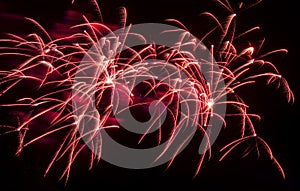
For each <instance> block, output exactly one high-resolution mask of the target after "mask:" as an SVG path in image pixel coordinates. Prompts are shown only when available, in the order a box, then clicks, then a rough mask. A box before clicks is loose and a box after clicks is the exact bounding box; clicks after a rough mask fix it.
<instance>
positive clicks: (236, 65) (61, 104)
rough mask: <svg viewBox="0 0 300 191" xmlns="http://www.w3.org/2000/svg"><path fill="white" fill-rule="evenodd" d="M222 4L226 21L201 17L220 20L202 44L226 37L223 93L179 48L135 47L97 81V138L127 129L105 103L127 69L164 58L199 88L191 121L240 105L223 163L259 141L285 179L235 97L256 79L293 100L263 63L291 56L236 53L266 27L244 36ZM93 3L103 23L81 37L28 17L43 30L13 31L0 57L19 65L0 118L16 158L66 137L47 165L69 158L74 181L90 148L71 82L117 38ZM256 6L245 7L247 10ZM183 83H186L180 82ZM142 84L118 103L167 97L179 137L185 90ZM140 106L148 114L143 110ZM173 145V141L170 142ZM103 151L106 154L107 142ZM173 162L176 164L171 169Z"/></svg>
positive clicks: (5, 72)
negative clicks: (108, 39)
mask: <svg viewBox="0 0 300 191" xmlns="http://www.w3.org/2000/svg"><path fill="white" fill-rule="evenodd" d="M217 3H218V4H219V5H221V6H222V7H224V8H225V9H226V11H227V12H228V13H229V14H228V16H227V17H225V19H218V18H217V17H216V16H214V15H213V14H212V13H209V12H205V13H203V14H202V15H203V16H204V17H205V18H206V19H209V20H211V21H213V22H214V23H215V26H214V27H213V28H212V29H211V30H210V31H208V32H207V33H206V34H205V35H204V36H202V37H201V38H200V39H201V40H202V41H203V42H205V40H206V38H208V37H209V36H210V34H212V33H213V32H215V31H218V33H220V34H219V36H218V39H220V40H218V44H215V45H211V48H210V51H211V54H212V55H213V56H214V58H215V59H216V62H217V64H218V65H219V67H220V68H221V72H222V73H217V74H214V75H216V76H219V77H222V80H224V81H225V86H224V89H222V90H216V88H215V87H213V85H212V84H211V83H209V82H206V81H205V79H204V78H203V76H202V75H201V71H199V70H196V68H195V67H194V66H193V63H194V62H193V60H191V59H188V58H187V57H186V56H185V54H186V53H181V52H179V51H172V50H170V49H168V48H166V47H162V46H159V45H157V46H156V45H153V44H152V45H145V46H143V47H139V48H137V49H136V50H134V49H131V50H129V51H128V52H126V53H124V54H123V55H122V54H120V55H118V56H117V57H116V58H114V59H113V60H111V61H110V62H108V63H106V65H105V70H104V72H103V73H102V74H101V75H100V76H99V78H98V79H97V86H96V87H97V92H96V95H97V96H96V105H97V109H98V111H99V113H100V123H101V124H99V127H101V128H94V129H93V130H94V131H95V132H94V135H95V136H96V135H97V132H98V131H103V130H104V129H108V128H120V125H118V123H117V120H115V119H114V116H113V113H112V105H111V103H110V102H109V101H107V100H109V99H107V98H106V96H110V93H109V91H110V90H111V89H113V88H115V87H116V86H118V83H117V80H116V79H117V78H118V76H122V75H125V74H124V72H126V75H129V74H128V73H130V72H131V73H132V76H131V77H134V76H135V75H136V71H135V68H132V71H130V68H131V65H132V64H133V63H134V62H137V61H138V62H141V61H146V60H147V59H151V58H160V59H161V60H166V61H168V62H169V63H173V64H174V65H175V66H176V67H178V68H180V69H181V70H183V71H184V72H185V73H186V74H187V76H188V77H189V78H191V82H192V84H193V87H194V92H193V93H195V94H196V96H197V98H198V100H193V101H195V103H196V104H198V106H199V109H197V110H196V112H197V113H191V114H190V115H191V116H190V117H192V116H194V115H199V116H200V118H199V119H200V120H199V121H198V122H197V127H198V130H199V131H200V132H205V129H206V128H207V127H206V126H207V124H208V121H209V118H210V117H212V116H213V115H214V107H215V106H216V105H220V104H226V105H230V106H231V107H232V108H234V112H232V113H227V114H226V117H227V116H228V119H230V117H235V118H237V119H238V120H240V123H239V124H236V125H237V126H239V129H240V132H239V134H240V136H239V137H238V138H237V139H236V140H234V141H232V142H230V143H228V144H227V145H224V147H223V148H222V149H221V153H223V154H222V156H221V158H220V160H222V159H223V158H224V157H225V156H227V155H228V154H229V153H230V152H231V151H232V150H233V149H234V148H236V147H237V146H238V145H240V144H241V143H243V142H246V141H248V140H254V141H255V142H256V147H257V150H258V149H260V150H263V151H264V152H266V153H267V154H268V156H269V157H270V159H271V160H272V161H273V162H274V164H275V165H276V167H277V168H278V169H279V172H280V173H281V174H282V176H283V177H284V176H285V175H284V171H283V169H282V167H281V166H280V164H279V163H278V162H277V160H276V158H275V157H274V156H273V154H272V151H271V149H270V147H269V146H268V144H267V143H266V142H265V141H264V140H263V139H262V138H261V137H259V136H258V135H257V133H256V129H255V127H254V125H253V119H257V118H260V116H258V115H256V114H251V113H248V112H247V108H248V107H249V106H248V105H247V104H246V103H244V101H243V99H242V98H241V97H240V95H238V93H236V90H237V89H239V88H240V87H244V86H247V85H248V84H255V83H256V82H257V79H260V78H261V79H264V80H265V81H266V84H271V83H273V84H276V86H278V87H281V88H280V89H281V90H283V93H285V94H286V95H287V100H288V101H291V102H292V101H293V94H292V91H291V90H290V88H289V86H288V84H287V82H286V80H285V79H284V78H283V77H282V76H281V75H280V73H279V72H278V70H277V69H276V67H275V66H274V65H273V64H272V63H271V62H268V61H266V60H264V58H265V57H266V56H269V55H271V54H273V53H280V52H283V53H286V52H287V50H285V49H280V50H274V51H272V52H269V53H267V54H264V55H259V54H258V51H259V49H260V48H261V46H262V44H263V42H264V41H262V42H261V44H260V45H259V46H256V47H254V46H251V45H247V46H245V47H244V48H242V49H240V48H239V49H238V48H236V45H235V44H236V41H237V39H239V38H241V37H243V36H245V35H247V34H249V33H251V32H253V31H256V30H259V27H254V28H251V29H249V30H247V31H246V32H244V33H242V34H238V35H236V34H235V27H236V16H237V15H236V14H235V11H234V9H232V7H231V5H230V4H229V3H228V1H227V0H224V1H223V0H218V1H217ZM257 3H258V2H256V3H255V4H257ZM255 4H253V5H255ZM93 5H95V6H96V8H97V10H98V11H99V15H100V17H99V20H100V21H99V22H97V21H89V19H88V18H87V17H85V16H84V15H83V20H84V23H82V24H79V25H76V26H73V27H72V28H76V29H79V30H78V31H80V32H75V33H74V34H71V35H69V36H67V37H62V38H57V39H53V38H52V37H51V35H50V34H49V33H48V32H47V31H46V30H45V29H44V28H43V27H42V26H41V25H40V24H39V23H38V22H36V21H35V20H33V19H30V18H26V19H27V20H29V21H30V22H32V23H34V24H35V25H36V26H37V27H38V28H39V32H38V33H32V34H28V35H27V36H20V35H15V34H7V37H6V38H2V39H0V43H1V44H0V45H1V52H0V55H1V56H2V57H6V58H7V57H9V58H13V59H14V60H15V61H13V63H12V64H11V65H9V66H8V65H6V66H0V76H1V78H0V88H1V89H0V90H1V91H0V100H1V102H0V108H1V110H3V111H5V112H6V114H4V118H3V119H7V120H5V121H0V130H1V131H0V133H1V135H2V136H4V135H6V134H9V133H16V134H18V138H19V144H18V149H17V152H16V154H17V155H19V154H20V153H21V152H22V150H23V149H25V148H26V147H28V146H29V145H31V144H32V143H34V142H38V141H40V140H43V139H47V138H48V137H51V136H52V137H55V136H56V135H57V134H60V135H59V136H58V137H59V138H57V139H58V140H57V149H56V152H55V153H53V158H52V159H51V161H50V163H49V166H48V167H47V168H46V171H45V175H46V174H47V173H48V172H49V170H50V169H51V167H52V166H53V164H54V163H55V162H57V161H59V160H61V159H63V158H64V157H65V156H67V160H68V163H67V165H66V168H65V170H64V171H63V173H62V175H61V177H62V178H63V177H66V178H68V177H69V175H70V171H71V166H72V164H73V162H74V161H75V159H76V157H77V156H78V155H79V153H80V152H81V151H82V150H83V149H84V148H85V147H86V145H85V144H82V141H81V139H82V138H83V137H82V136H84V135H80V134H79V133H78V124H80V120H81V119H80V118H78V117H76V116H74V111H73V108H72V100H73V99H79V98H78V95H72V83H73V82H74V77H75V76H76V74H78V72H82V71H78V66H79V64H80V62H81V60H82V58H83V57H84V56H85V55H86V54H87V52H88V50H89V49H90V48H91V47H92V46H94V45H96V44H97V43H98V40H99V39H100V38H101V37H103V36H104V35H105V34H108V33H113V31H112V30H111V29H110V27H108V26H106V25H105V24H104V23H103V21H102V16H101V12H100V8H99V6H98V5H97V4H96V3H95V2H93ZM253 5H250V6H248V7H246V8H244V9H248V8H250V7H252V6H253ZM239 8H240V9H242V8H243V4H240V6H239ZM121 10H122V14H121V15H122V19H121V23H122V24H123V26H120V27H125V25H126V10H125V8H122V9H121ZM168 21H169V22H173V23H174V24H176V25H180V26H181V27H183V28H185V27H184V26H183V25H182V23H180V22H179V21H177V20H173V19H170V20H168ZM185 29H186V28H185ZM179 44H180V42H179ZM190 44H191V45H193V42H190ZM99 45H101V43H100V44H99ZM102 45H103V46H107V47H109V46H111V47H110V49H111V50H113V48H114V47H112V46H113V45H107V44H105V42H104V43H103V44H102ZM195 46H196V45H195ZM99 49H103V47H99ZM96 64H97V63H96ZM211 64H215V63H211ZM2 65H3V63H2ZM258 67H260V68H267V70H257V68H258ZM145 70H147V68H145ZM144 74H145V73H144ZM170 75H171V74H170ZM152 77H153V76H152ZM178 80H179V81H180V79H178ZM217 83H218V82H217ZM142 86H143V87H142V89H143V91H144V93H142V95H140V97H138V96H139V93H138V92H139V91H138V90H135V92H133V90H134V87H127V89H124V95H122V96H120V100H119V101H118V102H119V104H120V105H122V97H125V99H129V100H130V103H131V106H130V107H137V106H143V105H149V104H150V103H151V102H152V101H153V99H154V98H155V99H160V100H161V101H163V102H164V104H165V105H166V107H168V110H169V113H170V116H172V117H171V118H172V122H170V123H171V125H169V126H171V127H169V128H170V129H171V130H170V132H171V133H170V135H169V136H170V137H172V136H175V135H174V134H172V132H175V129H176V127H177V126H178V124H179V123H180V122H178V117H179V116H180V110H179V108H178V105H179V103H180V102H183V101H184V100H180V98H178V97H177V92H176V91H181V90H175V89H172V88H170V87H167V86H166V85H165V84H164V83H163V82H159V81H157V80H155V79H153V80H152V81H146V82H144V83H143V84H142ZM24 88H25V89H24ZM20 89H21V90H22V91H20ZM16 91H18V93H17V94H15V95H14V96H12V94H13V93H12V92H16ZM87 91H88V90H87ZM182 91H184V90H182ZM216 91H217V92H216ZM216 94H217V95H218V96H214V97H215V98H214V99H213V98H212V95H216ZM227 95H230V96H227ZM147 96H148V98H147V99H146V98H145V97H147ZM222 96H227V100H226V102H223V101H222V102H219V101H218V97H222ZM216 98H217V99H216ZM137 100H140V102H139V103H136V102H137ZM87 104H88V103H87ZM114 104H116V103H114ZM117 107H118V105H117ZM138 108H140V109H142V107H138ZM125 109H129V108H125ZM215 115H217V114H215ZM188 117H189V116H188ZM158 118H159V116H158ZM226 119H227V118H226ZM226 119H225V118H224V119H221V120H222V121H223V124H224V127H226ZM41 120H42V121H43V123H46V124H47V125H45V126H46V127H43V126H42V125H38V123H39V122H40V121H41ZM149 128H150V127H149ZM158 131H159V132H158V136H157V137H158V138H157V140H154V141H155V142H156V143H157V144H160V143H161V141H162V137H163V135H162V131H161V130H160V129H159V130H158ZM145 136H146V134H144V135H142V136H141V138H139V143H140V142H142V141H143V138H144V137H145ZM170 137H169V138H170ZM170 140H172V139H171V138H170ZM99 152H101V145H100V149H99ZM206 155H211V153H210V150H208V151H207V152H206V153H203V154H202V155H201V157H200V160H199V164H198V166H197V168H196V172H195V174H197V173H198V172H199V170H200V167H201V166H202V162H203V159H204V157H205V156H206ZM174 157H175V156H174ZM100 159H101V153H91V154H90V161H91V162H90V167H92V166H94V165H95V162H97V161H99V160H100ZM172 161H173V159H172V160H171V161H170V162H169V164H171V163H172Z"/></svg>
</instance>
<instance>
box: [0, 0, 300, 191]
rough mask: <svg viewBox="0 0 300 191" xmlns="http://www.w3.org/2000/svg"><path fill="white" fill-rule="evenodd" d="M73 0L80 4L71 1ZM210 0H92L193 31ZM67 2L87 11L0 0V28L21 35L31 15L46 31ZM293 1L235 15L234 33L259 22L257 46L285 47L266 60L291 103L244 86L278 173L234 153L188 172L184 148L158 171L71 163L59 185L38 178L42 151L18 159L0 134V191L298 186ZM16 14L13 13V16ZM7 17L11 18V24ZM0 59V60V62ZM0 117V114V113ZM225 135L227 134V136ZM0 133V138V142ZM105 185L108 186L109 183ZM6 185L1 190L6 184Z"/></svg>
mask: <svg viewBox="0 0 300 191" xmlns="http://www.w3.org/2000/svg"><path fill="white" fill-rule="evenodd" d="M77 2H78V4H79V3H80V2H79V1H77ZM215 5H216V4H214V3H212V2H210V1H209V0H205V1H201V0H199V1H196V0H194V1H191V0H184V1H177V2H176V3H175V1H164V0H160V1H156V0H154V1H125V0H121V1H117V0H110V1H108V0H104V1H101V2H100V7H101V10H102V13H103V18H104V21H106V22H107V23H116V22H117V21H118V19H119V17H118V8H119V7H120V6H124V7H126V8H127V12H128V22H130V23H133V24H135V23H142V22H162V21H163V20H164V19H168V18H175V19H178V20H180V21H181V22H182V23H184V24H185V26H186V27H187V28H188V29H190V31H191V32H192V33H193V34H194V35H196V36H197V32H198V31H199V29H201V27H202V25H203V24H205V23H201V22H200V20H201V19H199V17H198V16H197V15H199V13H201V12H203V11H213V10H214V6H215ZM71 7H75V9H82V10H84V11H86V12H89V10H90V7H88V6H87V7H85V6H82V7H80V6H77V7H76V6H71V2H70V1H58V0H44V1H34V0H26V1H17V0H10V1H4V0H1V1H0V32H16V33H26V31H28V30H29V31H30V29H29V28H28V27H26V25H24V24H23V25H22V24H21V23H22V19H20V18H22V16H26V17H31V18H34V19H36V20H37V21H39V23H41V24H42V25H43V26H45V28H46V29H49V30H52V28H53V26H54V24H55V23H57V22H61V21H63V20H64V18H65V11H66V10H67V9H70V8H71ZM295 7H296V6H295V3H292V2H289V1H271V0H265V1H263V2H262V3H261V4H259V5H257V6H256V7H254V8H252V9H249V10H248V11H247V12H244V13H243V16H241V20H242V21H241V24H240V25H239V26H238V27H240V28H239V29H241V31H243V29H247V28H250V27H253V26H260V27H261V29H262V33H263V35H264V36H265V37H266V42H265V45H264V47H263V50H262V52H267V51H268V50H273V49H278V48H287V49H288V50H289V53H288V54H287V55H285V56H278V57H277V56H275V57H274V58H271V59H273V60H271V61H273V63H274V64H275V65H276V66H277V68H278V69H279V71H280V72H281V74H282V76H283V77H285V78H286V79H287V81H288V82H289V84H290V86H291V89H292V90H293V91H294V94H295V98H296V101H295V103H294V104H288V103H287V102H286V100H285V99H284V97H283V96H282V95H281V94H280V92H277V91H272V90H268V89H267V90H263V91H261V92H258V91H253V92H250V93H249V92H246V93H247V94H248V95H246V97H247V99H248V100H247V101H248V103H249V105H251V106H252V111H254V112H255V113H257V114H260V115H261V116H262V118H263V119H262V121H261V123H260V124H259V128H260V130H258V132H259V133H260V134H259V135H260V136H261V137H262V138H264V139H265V140H266V141H267V142H268V143H269V145H270V147H271V148H272V149H273V154H274V155H275V157H277V159H278V161H279V162H280V164H281V165H282V167H283V168H284V170H285V173H286V179H285V180H283V179H282V178H281V176H280V174H279V173H278V171H277V170H276V168H275V166H274V165H272V162H271V161H270V160H268V159H266V157H265V158H264V157H262V159H257V158H255V157H251V155H250V156H249V157H246V158H241V157H240V156H236V157H229V159H227V160H224V161H222V162H216V161H215V160H212V161H211V162H207V163H204V167H203V169H202V171H200V173H199V175H198V176H197V177H196V178H193V172H194V170H195V167H196V163H195V161H196V160H197V158H195V157H193V156H191V155H190V154H189V153H186V154H185V153H183V154H181V155H179V157H178V159H176V160H175V162H174V164H173V165H172V166H171V168H169V169H168V170H166V171H165V168H166V166H164V165H163V166H160V167H157V168H153V169H147V170H128V169H122V168H118V167H115V166H112V165H109V164H107V163H105V162H103V161H101V162H100V164H99V165H97V166H95V167H94V168H93V169H92V170H90V171H88V170H86V169H85V168H79V169H75V170H74V173H72V172H71V173H72V174H71V177H70V180H69V181H68V183H67V184H66V186H65V185H64V182H63V181H58V180H57V176H56V175H55V170H53V171H51V172H50V174H49V176H46V177H45V178H44V177H43V170H44V166H43V165H41V164H43V162H41V160H43V159H42V157H40V156H39V155H38V153H36V152H35V151H34V148H33V149H32V150H30V149H28V150H27V151H25V153H24V154H23V155H21V156H20V157H16V156H14V154H13V152H12V150H13V149H11V146H9V141H7V140H8V139H7V138H3V137H0V148H1V150H0V151H1V154H0V157H1V159H0V163H1V164H0V186H1V188H0V190H17V189H21V190H49V191H50V190H51V191H52V190H53V191H54V190H80V189H83V190H88V188H90V189H95V190H103V189H104V188H105V189H110V188H112V189H114V188H118V189H122V190H124V189H126V190H127V189H128V188H130V189H134V190H138V189H139V190H140V189H141V190H143V189H148V188H151V189H156V190H160V188H164V189H168V188H170V189H174V188H175V189H176V188H178V189H185V190H299V189H300V186H299V184H300V176H299V172H298V167H299V165H298V158H299V157H297V153H298V151H299V149H298V145H299V143H298V140H299V133H298V130H297V129H298V128H299V125H298V120H297V119H298V115H299V114H300V112H299V101H298V97H299V96H298V95H299V93H300V92H299V82H300V81H299V74H298V71H299V70H298V68H299V66H298V65H299V62H298V60H299V54H298V50H299V48H298V44H296V42H297V29H296V25H297V21H294V20H295V19H297V15H298V14H297V10H294V8H295ZM13 15H19V16H17V17H16V16H13ZM12 20H13V21H14V22H12ZM1 64H3V63H1ZM0 120H1V119H0ZM229 136H230V135H229ZM1 139H2V140H1ZM109 187H110V188H109ZM8 188H9V189H8Z"/></svg>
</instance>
